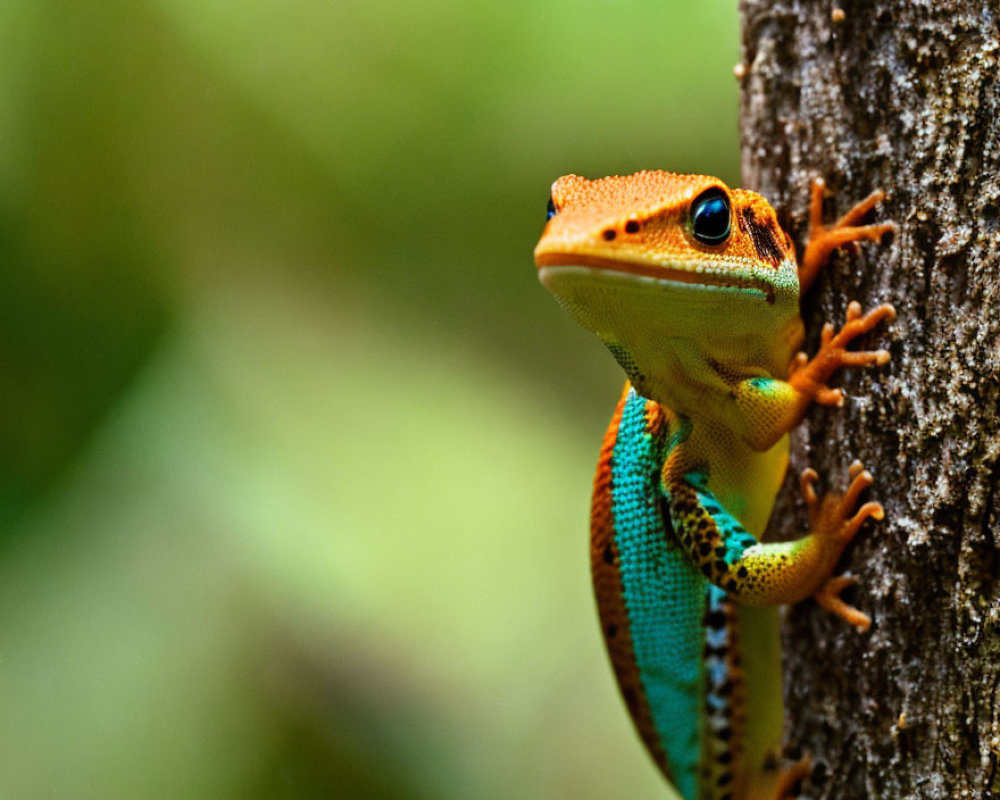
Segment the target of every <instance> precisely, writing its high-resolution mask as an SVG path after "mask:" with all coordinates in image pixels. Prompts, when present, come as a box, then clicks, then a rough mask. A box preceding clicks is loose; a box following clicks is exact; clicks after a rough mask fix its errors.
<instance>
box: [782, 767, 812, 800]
mask: <svg viewBox="0 0 1000 800" xmlns="http://www.w3.org/2000/svg"><path fill="white" fill-rule="evenodd" d="M811 771H812V759H810V758H809V756H803V757H802V758H800V759H799V760H798V761H796V762H795V763H794V764H792V766H790V767H787V768H785V769H783V770H781V774H780V775H778V783H777V785H776V786H775V787H774V800H796V798H797V797H798V793H797V792H796V791H795V787H796V786H797V785H798V783H799V782H800V781H801V780H802V779H803V778H806V777H808V776H809V773H810V772H811Z"/></svg>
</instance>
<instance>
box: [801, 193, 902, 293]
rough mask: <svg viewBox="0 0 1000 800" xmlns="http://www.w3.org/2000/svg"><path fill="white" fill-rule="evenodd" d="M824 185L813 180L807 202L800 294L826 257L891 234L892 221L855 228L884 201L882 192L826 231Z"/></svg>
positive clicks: (873, 195) (827, 258)
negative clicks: (864, 240)
mask: <svg viewBox="0 0 1000 800" xmlns="http://www.w3.org/2000/svg"><path fill="white" fill-rule="evenodd" d="M825 192H826V181H824V180H823V179H822V178H815V179H813V182H812V186H811V189H810V200H809V241H808V242H807V243H806V249H805V252H803V253H802V260H801V262H800V263H799V286H800V290H801V291H802V292H803V293H804V292H805V291H806V290H807V289H808V288H809V287H810V286H811V285H812V283H813V281H814V280H815V279H816V276H817V275H818V274H819V273H820V270H822V269H823V265H824V264H826V262H827V261H828V260H829V258H830V254H831V253H832V252H833V251H834V250H836V249H837V248H838V247H853V246H854V244H855V242H860V241H862V240H863V239H868V240H869V241H872V242H877V241H879V240H881V238H882V237H883V236H884V235H885V234H887V233H889V231H892V230H895V228H896V224H895V223H894V222H892V221H889V222H880V223H876V224H874V225H858V223H859V222H860V221H861V220H862V219H863V218H864V216H865V215H866V214H867V213H868V212H869V211H871V210H872V209H873V208H875V206H876V205H878V204H879V203H881V202H882V201H883V200H884V199H885V192H883V191H882V190H881V189H876V190H875V191H874V192H872V193H871V194H870V195H868V197H866V198H865V199H864V200H862V201H861V202H860V203H857V204H856V205H855V206H854V207H853V208H851V209H850V211H848V212H847V213H846V214H844V216H842V217H841V218H840V219H838V220H837V221H836V222H835V223H834V224H833V225H831V226H830V227H829V228H828V227H826V226H825V225H824V224H823V195H824V193H825Z"/></svg>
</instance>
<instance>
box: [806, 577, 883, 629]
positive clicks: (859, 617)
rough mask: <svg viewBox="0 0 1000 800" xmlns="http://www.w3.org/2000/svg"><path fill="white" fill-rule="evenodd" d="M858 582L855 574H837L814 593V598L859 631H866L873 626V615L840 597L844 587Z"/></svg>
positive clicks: (821, 606) (818, 603) (821, 605)
mask: <svg viewBox="0 0 1000 800" xmlns="http://www.w3.org/2000/svg"><path fill="white" fill-rule="evenodd" d="M857 582H858V581H857V578H855V577H854V576H853V575H835V576H834V577H832V578H830V579H829V580H828V581H827V582H826V583H824V584H823V586H822V587H821V588H820V589H819V591H817V592H816V594H814V595H813V599H814V600H815V601H816V603H817V605H819V606H820V608H824V609H826V610H827V611H829V612H830V613H831V614H834V615H836V616H838V617H840V618H841V619H843V620H844V621H846V622H847V623H848V624H849V625H851V626H853V627H854V628H855V629H856V630H857V631H858V633H864V632H865V631H867V630H868V629H869V628H870V627H871V624H872V620H871V617H869V616H868V615H867V614H865V613H864V612H863V611H859V610H858V609H856V608H855V607H854V606H852V605H849V604H848V603H845V602H844V601H843V600H842V599H841V597H840V593H841V592H842V591H843V590H844V589H846V588H847V587H848V586H853V585H854V584H855V583H857Z"/></svg>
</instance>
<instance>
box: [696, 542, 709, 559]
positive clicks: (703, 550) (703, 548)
mask: <svg viewBox="0 0 1000 800" xmlns="http://www.w3.org/2000/svg"><path fill="white" fill-rule="evenodd" d="M711 552H712V544H711V542H702V543H701V544H700V545H698V555H701V556H707V555H708V554H709V553H711Z"/></svg>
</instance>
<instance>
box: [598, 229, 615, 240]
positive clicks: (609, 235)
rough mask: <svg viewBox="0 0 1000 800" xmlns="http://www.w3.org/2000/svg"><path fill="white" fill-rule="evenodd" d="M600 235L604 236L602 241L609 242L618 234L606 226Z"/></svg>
mask: <svg viewBox="0 0 1000 800" xmlns="http://www.w3.org/2000/svg"><path fill="white" fill-rule="evenodd" d="M602 235H603V236H604V241H606V242H610V241H613V240H614V238H615V237H616V236H617V235H618V234H617V233H615V232H614V231H613V230H612V229H611V228H608V229H607V230H606V231H604V233H603V234H602Z"/></svg>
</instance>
